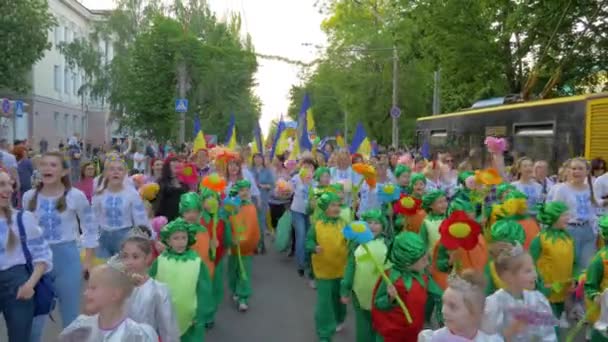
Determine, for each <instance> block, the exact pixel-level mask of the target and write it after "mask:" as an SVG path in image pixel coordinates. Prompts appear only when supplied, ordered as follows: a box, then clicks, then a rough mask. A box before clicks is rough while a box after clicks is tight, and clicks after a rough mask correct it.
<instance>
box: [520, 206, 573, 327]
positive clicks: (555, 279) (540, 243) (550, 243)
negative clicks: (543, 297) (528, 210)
mask: <svg viewBox="0 0 608 342" xmlns="http://www.w3.org/2000/svg"><path fill="white" fill-rule="evenodd" d="M537 217H538V221H539V222H541V223H542V224H543V225H544V229H543V230H541V232H540V233H539V234H538V236H537V237H535V238H534V240H532V243H531V244H530V254H531V255H532V258H533V259H534V262H535V264H536V269H537V270H538V275H539V278H540V279H542V281H543V283H544V284H545V286H546V287H547V288H549V289H550V294H549V295H548V299H549V303H551V307H552V308H553V314H554V315H555V317H558V318H561V321H562V324H563V325H565V324H564V323H566V322H567V319H566V317H565V312H564V303H565V302H566V299H567V297H568V294H569V291H570V289H571V288H572V286H573V284H574V279H575V278H576V275H575V271H576V270H575V268H576V267H575V266H576V265H575V261H576V260H575V258H574V239H572V236H570V233H568V231H567V230H566V229H567V228H568V220H569V219H570V215H569V214H568V207H567V206H566V204H564V203H562V202H548V203H546V204H545V205H544V206H542V207H540V208H539V211H538V216H537ZM562 314H564V316H563V317H562Z"/></svg>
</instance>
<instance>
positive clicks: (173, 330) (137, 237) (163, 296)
mask: <svg viewBox="0 0 608 342" xmlns="http://www.w3.org/2000/svg"><path fill="white" fill-rule="evenodd" d="M151 258H152V243H151V241H150V238H149V237H148V236H147V234H146V233H145V232H143V231H142V230H140V229H139V228H134V229H133V230H132V232H131V235H130V236H129V237H127V239H126V240H125V241H123V243H122V248H121V250H120V260H121V261H122V263H123V264H124V265H125V270H126V271H127V272H128V273H129V274H132V275H133V277H134V279H135V280H136V282H135V288H134V289H133V292H132V293H131V296H130V297H129V299H128V301H127V312H128V317H129V318H130V319H132V320H134V321H135V322H137V323H145V324H148V325H150V326H151V327H152V328H153V329H154V330H155V331H156V333H157V334H158V337H160V340H161V341H162V342H178V341H179V336H180V332H179V327H178V325H177V319H176V316H175V312H174V311H173V305H172V302H171V294H170V293H169V289H168V288H167V286H166V285H165V284H163V283H161V282H159V281H157V280H155V279H152V278H150V277H149V276H148V265H150V262H151V261H152V260H151Z"/></svg>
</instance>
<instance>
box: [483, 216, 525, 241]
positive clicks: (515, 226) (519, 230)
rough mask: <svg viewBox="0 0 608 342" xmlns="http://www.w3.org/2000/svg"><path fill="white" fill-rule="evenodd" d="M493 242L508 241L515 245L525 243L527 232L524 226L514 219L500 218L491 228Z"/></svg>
mask: <svg viewBox="0 0 608 342" xmlns="http://www.w3.org/2000/svg"><path fill="white" fill-rule="evenodd" d="M490 240H491V242H508V243H510V244H513V245H515V244H516V243H519V244H520V245H523V244H524V241H526V233H525V232H524V228H523V227H522V226H521V225H520V224H519V223H517V221H513V220H500V221H497V222H496V223H494V224H493V225H492V228H491V229H490Z"/></svg>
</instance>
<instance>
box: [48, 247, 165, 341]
mask: <svg viewBox="0 0 608 342" xmlns="http://www.w3.org/2000/svg"><path fill="white" fill-rule="evenodd" d="M134 284H135V280H134V278H133V277H132V276H131V275H130V274H128V273H127V271H126V268H125V266H124V264H122V262H120V261H119V260H118V258H112V259H110V260H109V261H108V264H105V265H99V266H96V267H95V268H94V269H93V270H92V271H91V277H90V278H89V281H88V283H87V288H86V290H85V292H84V297H85V303H86V304H85V311H86V312H88V313H90V314H91V316H87V315H80V316H78V318H76V320H75V321H74V322H72V323H71V324H70V325H69V326H68V327H67V328H65V329H64V330H63V331H62V332H61V334H60V335H59V341H60V342H72V341H82V342H97V341H102V340H103V341H108V342H122V341H141V342H157V341H158V335H157V334H156V333H155V332H154V329H153V328H152V327H151V326H149V325H148V324H145V323H137V322H135V321H134V320H133V319H131V318H129V317H128V316H127V312H128V307H127V299H128V298H129V296H130V295H131V293H132V292H133V288H134Z"/></svg>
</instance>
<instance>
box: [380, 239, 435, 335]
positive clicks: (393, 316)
mask: <svg viewBox="0 0 608 342" xmlns="http://www.w3.org/2000/svg"><path fill="white" fill-rule="evenodd" d="M388 260H389V261H390V262H391V264H392V266H391V269H390V270H389V271H387V275H388V277H389V279H390V280H391V282H392V285H387V284H386V283H385V282H384V281H383V280H382V279H379V280H378V282H377V283H376V287H375V289H374V293H373V302H372V312H371V314H372V325H373V327H374V330H375V331H376V333H377V334H378V335H379V337H378V339H377V340H376V341H382V342H414V341H417V336H418V334H419V333H420V331H422V328H423V326H424V316H425V306H426V302H427V298H428V293H429V292H431V293H435V294H436V295H438V296H441V294H440V292H441V291H440V290H439V289H438V288H437V286H436V285H435V284H434V283H433V281H432V280H431V279H429V277H428V276H427V275H426V274H425V269H426V267H427V266H428V260H429V258H428V254H427V252H426V246H425V244H424V242H423V241H422V239H421V238H420V236H419V235H418V234H416V233H412V232H401V233H399V234H397V236H396V237H395V240H394V241H393V243H392V245H391V246H390V247H389V251H388ZM397 296H399V298H401V300H402V301H403V302H404V303H405V306H406V307H407V309H408V311H409V313H410V316H411V318H412V322H411V323H408V322H407V320H406V316H405V314H404V312H403V310H402V309H401V307H399V305H397V304H396V301H395V298H396V297H397Z"/></svg>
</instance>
